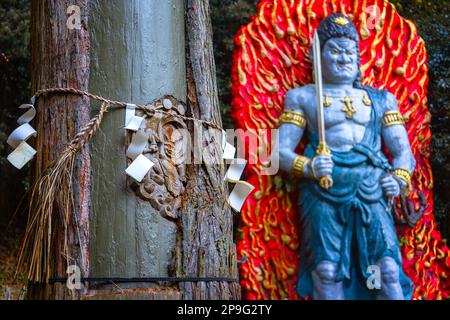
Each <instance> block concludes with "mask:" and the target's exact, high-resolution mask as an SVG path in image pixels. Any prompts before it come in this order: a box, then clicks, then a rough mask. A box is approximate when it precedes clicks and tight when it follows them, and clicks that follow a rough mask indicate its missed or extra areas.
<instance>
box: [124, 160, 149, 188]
mask: <svg viewBox="0 0 450 320" xmlns="http://www.w3.org/2000/svg"><path fill="white" fill-rule="evenodd" d="M154 165H155V164H154V163H153V162H152V161H150V159H148V158H147V157H145V156H144V155H142V154H141V155H139V156H138V157H137V158H136V159H135V160H134V161H133V162H132V163H131V164H130V166H129V167H128V168H127V169H126V170H125V172H126V173H127V174H128V175H129V176H130V177H132V178H133V179H135V180H136V181H137V182H141V181H142V179H144V177H145V175H146V174H147V172H149V170H150V169H151V168H152V167H153V166H154Z"/></svg>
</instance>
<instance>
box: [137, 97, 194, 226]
mask: <svg viewBox="0 0 450 320" xmlns="http://www.w3.org/2000/svg"><path fill="white" fill-rule="evenodd" d="M155 110H160V111H163V112H164V113H162V112H155ZM185 112H186V108H185V107H184V104H183V103H182V102H180V101H178V100H177V99H176V98H174V97H172V96H165V97H163V98H161V99H158V100H156V101H154V102H153V103H151V104H150V105H148V106H146V108H145V111H144V112H143V113H144V115H143V116H144V117H145V129H144V130H145V132H146V133H147V134H148V143H147V146H146V147H145V149H144V152H143V154H144V156H146V157H147V158H148V159H150V160H151V161H152V162H153V163H154V164H155V165H154V166H153V167H152V168H151V169H150V171H149V172H148V173H147V175H146V177H145V178H144V179H143V180H142V182H140V183H137V186H136V185H134V187H133V189H134V190H135V192H136V195H137V196H139V197H140V198H141V199H142V200H145V201H148V202H149V203H150V204H151V206H152V207H153V208H154V209H156V210H157V211H159V212H160V214H161V215H162V216H163V217H165V218H167V219H169V220H173V219H177V218H178V217H179V215H178V209H179V208H180V206H181V195H182V194H183V192H184V189H185V185H186V174H185V172H186V154H187V152H188V151H189V150H188V149H187V147H188V139H189V135H188V131H187V126H186V123H185V120H184V119H182V118H180V117H179V116H184V115H185ZM129 140H131V138H130V139H129Z"/></svg>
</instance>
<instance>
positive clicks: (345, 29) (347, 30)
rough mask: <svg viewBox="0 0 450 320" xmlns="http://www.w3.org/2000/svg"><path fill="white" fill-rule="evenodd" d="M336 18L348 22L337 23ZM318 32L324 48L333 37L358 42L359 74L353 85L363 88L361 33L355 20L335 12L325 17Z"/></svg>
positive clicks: (321, 45)
mask: <svg viewBox="0 0 450 320" xmlns="http://www.w3.org/2000/svg"><path fill="white" fill-rule="evenodd" d="M336 19H338V20H341V21H344V19H345V20H347V23H345V24H342V23H341V24H340V23H336ZM317 34H318V35H319V40H320V47H321V48H323V47H324V46H325V43H326V42H327V41H328V40H329V39H331V38H342V37H343V38H347V39H350V40H353V41H355V42H356V55H357V63H358V75H357V76H356V79H355V82H354V83H353V86H354V87H355V88H361V87H362V83H361V81H362V75H361V70H360V69H359V67H360V60H359V58H360V57H359V55H360V54H359V35H358V31H357V30H356V27H355V25H354V24H353V22H352V21H351V20H350V19H349V18H348V17H347V16H345V15H343V14H341V13H333V14H330V15H329V16H328V17H326V18H325V19H323V20H322V21H321V22H320V24H319V27H318V28H317Z"/></svg>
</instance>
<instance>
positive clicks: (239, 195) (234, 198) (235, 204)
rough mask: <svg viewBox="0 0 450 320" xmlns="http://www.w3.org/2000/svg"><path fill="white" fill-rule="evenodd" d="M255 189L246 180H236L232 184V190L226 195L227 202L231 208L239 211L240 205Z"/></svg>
mask: <svg viewBox="0 0 450 320" xmlns="http://www.w3.org/2000/svg"><path fill="white" fill-rule="evenodd" d="M254 189H255V187H254V186H252V185H251V184H250V183H248V182H246V181H238V182H237V183H236V185H235V186H234V189H233V191H232V192H231V193H230V196H229V197H228V203H229V204H230V206H231V208H233V209H234V210H235V211H237V212H241V209H242V206H243V205H244V202H245V200H246V199H247V197H248V196H249V195H250V193H251V192H252V191H253V190H254Z"/></svg>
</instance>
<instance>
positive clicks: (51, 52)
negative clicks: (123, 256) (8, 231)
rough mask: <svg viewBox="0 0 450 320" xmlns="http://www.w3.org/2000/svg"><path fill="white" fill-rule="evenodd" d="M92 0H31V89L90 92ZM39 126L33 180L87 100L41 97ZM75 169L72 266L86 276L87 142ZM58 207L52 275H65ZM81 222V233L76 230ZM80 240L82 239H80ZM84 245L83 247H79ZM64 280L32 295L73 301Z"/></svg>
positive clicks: (82, 119) (84, 115)
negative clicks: (75, 24) (75, 13)
mask: <svg viewBox="0 0 450 320" xmlns="http://www.w3.org/2000/svg"><path fill="white" fill-rule="evenodd" d="M87 2H88V0H33V2H32V34H31V46H32V91H33V92H35V91H37V90H38V89H42V88H51V87H73V88H77V89H81V90H86V89H87V87H88V80H89V61H90V59H89V34H88V32H87V16H88V8H87ZM70 5H76V6H79V7H80V9H81V23H82V25H81V29H79V30H78V29H69V28H68V27H67V20H68V18H69V16H70V15H69V14H67V13H66V10H67V8H68V7H69V6H70ZM36 109H37V111H38V114H37V117H36V120H35V121H36V125H35V128H36V130H37V132H38V137H37V141H36V146H37V148H36V149H37V157H36V162H35V164H34V168H33V170H32V182H33V181H36V180H37V179H38V178H39V176H40V175H41V174H42V173H43V172H44V170H45V169H46V168H47V167H48V165H49V164H50V163H51V162H52V161H53V160H54V159H56V158H57V157H59V154H60V152H61V150H62V148H63V146H64V145H65V144H66V143H67V142H68V141H69V140H70V139H71V138H72V137H73V136H74V135H75V134H76V133H77V131H78V129H79V128H80V126H82V125H84V124H85V123H87V122H88V121H89V101H88V100H87V99H84V98H81V97H78V96H73V95H52V96H47V97H41V98H39V99H38V101H37V106H36ZM77 159H78V160H77V164H76V169H75V171H74V175H75V176H74V179H73V181H74V194H75V197H74V204H75V213H74V216H73V217H72V220H71V221H70V224H71V225H70V228H69V230H68V235H69V250H70V251H69V252H70V260H69V263H70V264H76V265H78V266H80V268H81V270H82V276H87V272H88V268H89V263H88V259H89V257H88V252H87V244H88V243H87V242H88V231H89V226H88V219H87V217H88V208H89V201H90V191H89V186H90V168H91V166H90V159H89V149H88V147H87V146H86V147H85V148H84V149H83V150H82V152H81V154H80V155H79V156H78V158H77ZM56 209H57V213H56V221H55V223H56V224H57V226H61V227H57V229H56V230H60V232H58V234H57V235H56V237H55V241H54V247H55V250H54V251H55V256H54V257H53V259H54V260H53V266H54V267H53V269H54V275H53V276H54V277H66V276H67V274H66V268H67V263H66V258H65V257H63V256H62V254H61V252H63V250H62V245H63V237H64V234H63V228H62V223H61V221H60V220H59V219H58V218H59V217H60V216H61V214H60V213H61V211H60V210H58V208H56ZM75 220H76V223H77V224H78V227H79V230H80V234H79V235H78V234H76V233H75V228H74V224H75ZM80 242H81V243H80ZM80 248H81V250H80ZM65 288H66V286H65V283H63V284H56V285H33V286H31V288H30V290H29V294H28V297H29V298H45V299H70V298H76V295H75V296H73V295H72V294H73V293H70V292H68V291H67V290H66V289H65Z"/></svg>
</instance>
